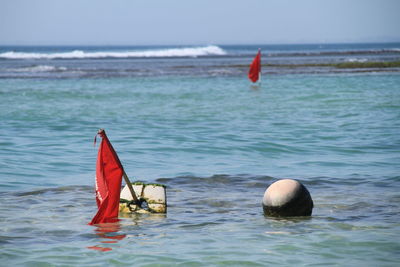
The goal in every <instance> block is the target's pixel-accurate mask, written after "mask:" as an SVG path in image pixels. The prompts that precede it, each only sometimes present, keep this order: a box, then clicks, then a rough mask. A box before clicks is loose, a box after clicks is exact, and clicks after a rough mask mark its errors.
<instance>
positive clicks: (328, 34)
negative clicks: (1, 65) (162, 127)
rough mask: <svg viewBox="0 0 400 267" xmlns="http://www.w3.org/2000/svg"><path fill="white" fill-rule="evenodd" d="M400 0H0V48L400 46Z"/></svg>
mask: <svg viewBox="0 0 400 267" xmlns="http://www.w3.org/2000/svg"><path fill="white" fill-rule="evenodd" d="M399 14H400V0H240V1H239V0H0V45H209V44H216V45H218V44H222V45H223V44H296V43H357V42H400V15H399Z"/></svg>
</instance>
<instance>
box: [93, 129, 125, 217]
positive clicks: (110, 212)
mask: <svg viewBox="0 0 400 267" xmlns="http://www.w3.org/2000/svg"><path fill="white" fill-rule="evenodd" d="M99 134H100V136H101V138H102V141H101V144H100V148H99V153H98V156H97V163H96V202H97V207H98V211H97V214H96V215H95V216H94V217H93V219H92V221H91V222H90V223H89V224H90V225H92V224H99V223H110V222H116V221H118V210H119V198H120V191H121V182H122V175H123V172H124V169H123V167H122V164H121V162H120V160H119V158H118V155H117V153H116V152H115V150H114V148H113V147H112V145H111V143H110V141H109V140H108V138H107V135H106V133H105V131H104V130H100V131H99Z"/></svg>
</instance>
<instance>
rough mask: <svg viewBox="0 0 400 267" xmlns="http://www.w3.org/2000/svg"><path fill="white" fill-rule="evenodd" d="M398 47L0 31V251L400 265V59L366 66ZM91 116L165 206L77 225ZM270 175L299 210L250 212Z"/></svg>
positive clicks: (51, 259)
mask: <svg viewBox="0 0 400 267" xmlns="http://www.w3.org/2000/svg"><path fill="white" fill-rule="evenodd" d="M259 48H260V49H261V53H262V64H263V66H262V71H261V82H257V83H255V84H253V83H251V82H250V81H249V80H248V78H247V72H248V67H249V64H250V63H251V61H252V59H253V58H254V56H255V54H256V53H257V50H258V49H259ZM399 60H400V43H380V44H307V45H306V44H299V45H198V46H193V45H190V46H189V45H188V46H40V47H35V46H1V47H0V225H1V227H0V265H1V266H276V265H279V266H326V265H333V266H360V265H362V266H399V264H400V257H399V251H400V68H399V67H391V68H382V67H373V66H369V67H368V66H367V65H365V66H363V65H362V64H363V63H368V62H391V61H392V62H396V61H399ZM348 62H356V63H360V64H361V65H360V66H358V65H355V66H356V67H350V68H338V67H337V64H339V63H348ZM100 128H103V129H105V131H106V133H107V135H108V137H109V139H110V141H111V143H112V144H113V146H114V148H115V150H116V152H117V153H118V155H119V158H120V160H121V162H122V164H123V166H124V169H125V171H126V173H127V175H128V176H129V178H130V180H131V181H132V182H136V181H142V182H145V183H160V184H164V185H166V187H167V204H168V211H167V214H132V215H127V214H120V221H119V222H117V223H114V224H110V225H107V226H90V225H88V223H89V222H90V220H91V219H92V217H93V216H94V215H95V213H96V211H97V206H96V201H95V193H94V183H95V168H96V158H97V152H98V147H99V141H100V139H99V137H98V139H97V143H96V144H94V137H95V136H96V134H97V132H98V130H99V129H100ZM280 179H295V180H297V181H299V182H301V183H302V184H303V185H304V186H305V187H306V188H307V189H308V191H309V192H310V194H311V197H312V199H313V202H314V209H313V212H312V216H310V217H283V218H273V217H266V216H264V214H263V210H262V204H261V203H262V198H263V195H264V192H265V190H266V189H267V188H268V186H269V185H271V184H272V183H273V182H275V181H278V180H280Z"/></svg>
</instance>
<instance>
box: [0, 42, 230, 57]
mask: <svg viewBox="0 0 400 267" xmlns="http://www.w3.org/2000/svg"><path fill="white" fill-rule="evenodd" d="M226 54H227V53H226V52H225V51H224V50H223V49H222V48H220V47H218V46H215V45H210V46H203V47H186V48H170V49H155V50H141V51H121V52H119V51H118V52H114V51H103V52H85V51H81V50H74V51H70V52H62V53H26V52H14V51H10V52H5V53H1V54H0V58H2V59H56V58H59V59H74V58H78V59H79V58H80V59H83V58H130V57H198V56H208V55H226Z"/></svg>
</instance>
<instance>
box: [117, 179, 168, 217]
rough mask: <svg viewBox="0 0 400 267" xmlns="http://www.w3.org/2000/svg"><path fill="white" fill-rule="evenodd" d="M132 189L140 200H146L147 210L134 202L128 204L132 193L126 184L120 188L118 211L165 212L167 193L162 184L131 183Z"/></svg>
mask: <svg viewBox="0 0 400 267" xmlns="http://www.w3.org/2000/svg"><path fill="white" fill-rule="evenodd" d="M132 187H133V190H134V191H135V194H136V196H137V198H138V199H139V200H140V201H143V202H146V204H147V208H148V210H145V209H142V208H141V207H138V206H137V205H134V204H128V203H129V202H130V201H132V200H133V198H132V194H131V192H130V191H129V188H128V186H127V185H125V187H124V188H123V189H122V191H121V195H120V199H121V203H120V208H119V210H120V212H123V213H132V212H136V213H145V212H146V211H147V212H153V213H166V212H167V194H166V189H165V186H164V185H160V184H144V183H133V184H132Z"/></svg>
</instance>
